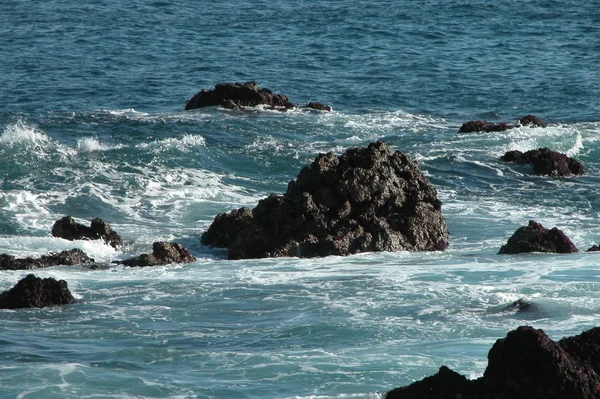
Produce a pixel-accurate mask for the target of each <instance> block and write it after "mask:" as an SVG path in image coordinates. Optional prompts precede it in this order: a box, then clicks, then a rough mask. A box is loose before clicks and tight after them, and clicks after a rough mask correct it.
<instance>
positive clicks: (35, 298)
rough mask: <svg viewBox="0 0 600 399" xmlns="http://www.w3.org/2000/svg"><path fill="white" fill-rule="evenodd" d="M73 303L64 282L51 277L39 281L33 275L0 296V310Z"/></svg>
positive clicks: (73, 299) (73, 300)
mask: <svg viewBox="0 0 600 399" xmlns="http://www.w3.org/2000/svg"><path fill="white" fill-rule="evenodd" d="M74 302H75V298H74V297H73V295H72V294H71V291H69V287H68V286H67V282H66V281H64V280H58V281H57V280H55V279H54V278H51V277H49V278H45V279H41V278H39V277H36V276H34V275H33V274H30V275H28V276H27V277H25V278H23V279H22V280H20V281H19V282H18V283H17V284H16V285H15V286H14V287H13V288H11V289H10V290H8V291H4V292H3V293H1V294H0V309H19V308H44V307H48V306H59V305H67V304H70V303H74Z"/></svg>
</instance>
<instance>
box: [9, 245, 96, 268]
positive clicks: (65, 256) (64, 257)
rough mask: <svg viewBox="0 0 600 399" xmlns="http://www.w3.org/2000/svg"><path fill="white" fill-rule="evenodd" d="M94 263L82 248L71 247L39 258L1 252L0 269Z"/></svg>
mask: <svg viewBox="0 0 600 399" xmlns="http://www.w3.org/2000/svg"><path fill="white" fill-rule="evenodd" d="M91 263H94V259H93V258H90V257H89V256H87V255H86V254H85V252H83V251H82V250H81V249H71V250H69V251H62V252H59V253H52V254H50V255H42V256H41V257H39V258H31V257H27V258H15V257H14V256H12V255H7V254H0V270H29V269H40V268H44V267H52V266H61V265H65V266H73V265H83V264H91Z"/></svg>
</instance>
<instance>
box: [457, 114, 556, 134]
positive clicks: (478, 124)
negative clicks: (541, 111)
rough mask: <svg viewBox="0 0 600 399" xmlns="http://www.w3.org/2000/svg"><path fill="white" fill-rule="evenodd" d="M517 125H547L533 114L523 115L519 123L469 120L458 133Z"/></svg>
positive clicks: (487, 130)
mask: <svg viewBox="0 0 600 399" xmlns="http://www.w3.org/2000/svg"><path fill="white" fill-rule="evenodd" d="M519 126H530V127H547V126H548V124H547V123H546V122H544V121H543V120H542V119H541V118H539V117H537V116H535V115H525V116H524V117H522V118H521V119H519V123H513V124H511V123H509V122H500V123H495V122H488V121H469V122H466V123H464V124H463V125H462V126H461V127H460V129H459V130H458V132H459V133H473V132H503V131H505V130H509V129H513V128H515V127H519Z"/></svg>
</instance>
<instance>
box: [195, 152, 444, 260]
mask: <svg viewBox="0 0 600 399" xmlns="http://www.w3.org/2000/svg"><path fill="white" fill-rule="evenodd" d="M202 243H203V244H204V245H211V246H213V247H223V248H228V249H229V258H230V259H244V258H263V257H278V256H298V257H313V256H327V255H348V254H353V253H358V252H371V251H436V250H444V249H446V248H447V246H448V229H447V226H446V220H445V219H444V217H443V216H442V213H441V202H440V201H439V200H438V199H437V192H436V189H435V187H434V186H433V185H432V184H431V183H430V182H429V181H428V180H427V178H426V177H425V176H424V175H423V174H422V173H421V171H420V170H419V168H418V165H417V163H416V162H414V161H412V160H411V159H410V157H409V156H408V155H406V154H403V153H401V152H397V151H394V150H392V149H390V148H389V147H388V146H387V144H385V143H384V142H377V143H371V144H370V145H369V146H368V147H366V148H353V149H349V150H347V151H345V152H344V153H343V154H342V155H341V156H337V155H335V154H333V153H328V154H321V155H319V156H317V157H316V159H315V161H314V162H313V163H312V164H311V165H310V166H306V167H304V168H303V169H302V170H301V171H300V173H299V174H298V176H297V178H296V180H293V181H290V182H289V184H288V188H287V191H286V192H285V194H283V195H275V194H272V195H270V196H269V197H268V198H265V199H263V200H261V201H260V202H259V203H258V205H257V206H256V208H254V209H253V210H250V209H248V208H240V209H238V210H234V211H231V212H230V213H228V214H219V215H217V217H216V218H215V220H214V222H213V223H212V225H211V226H210V228H209V229H208V231H206V232H205V233H204V235H203V236H202Z"/></svg>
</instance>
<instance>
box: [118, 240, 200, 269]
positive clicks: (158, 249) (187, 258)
mask: <svg viewBox="0 0 600 399" xmlns="http://www.w3.org/2000/svg"><path fill="white" fill-rule="evenodd" d="M195 261H196V258H195V257H194V256H193V255H192V254H190V252H189V251H188V250H187V248H186V247H184V246H183V245H181V244H177V243H168V242H164V241H159V242H155V243H154V244H152V253H151V254H142V255H140V256H138V257H136V258H131V259H127V260H124V261H118V262H116V263H119V264H123V265H125V266H159V265H168V264H170V263H191V262H195Z"/></svg>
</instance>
